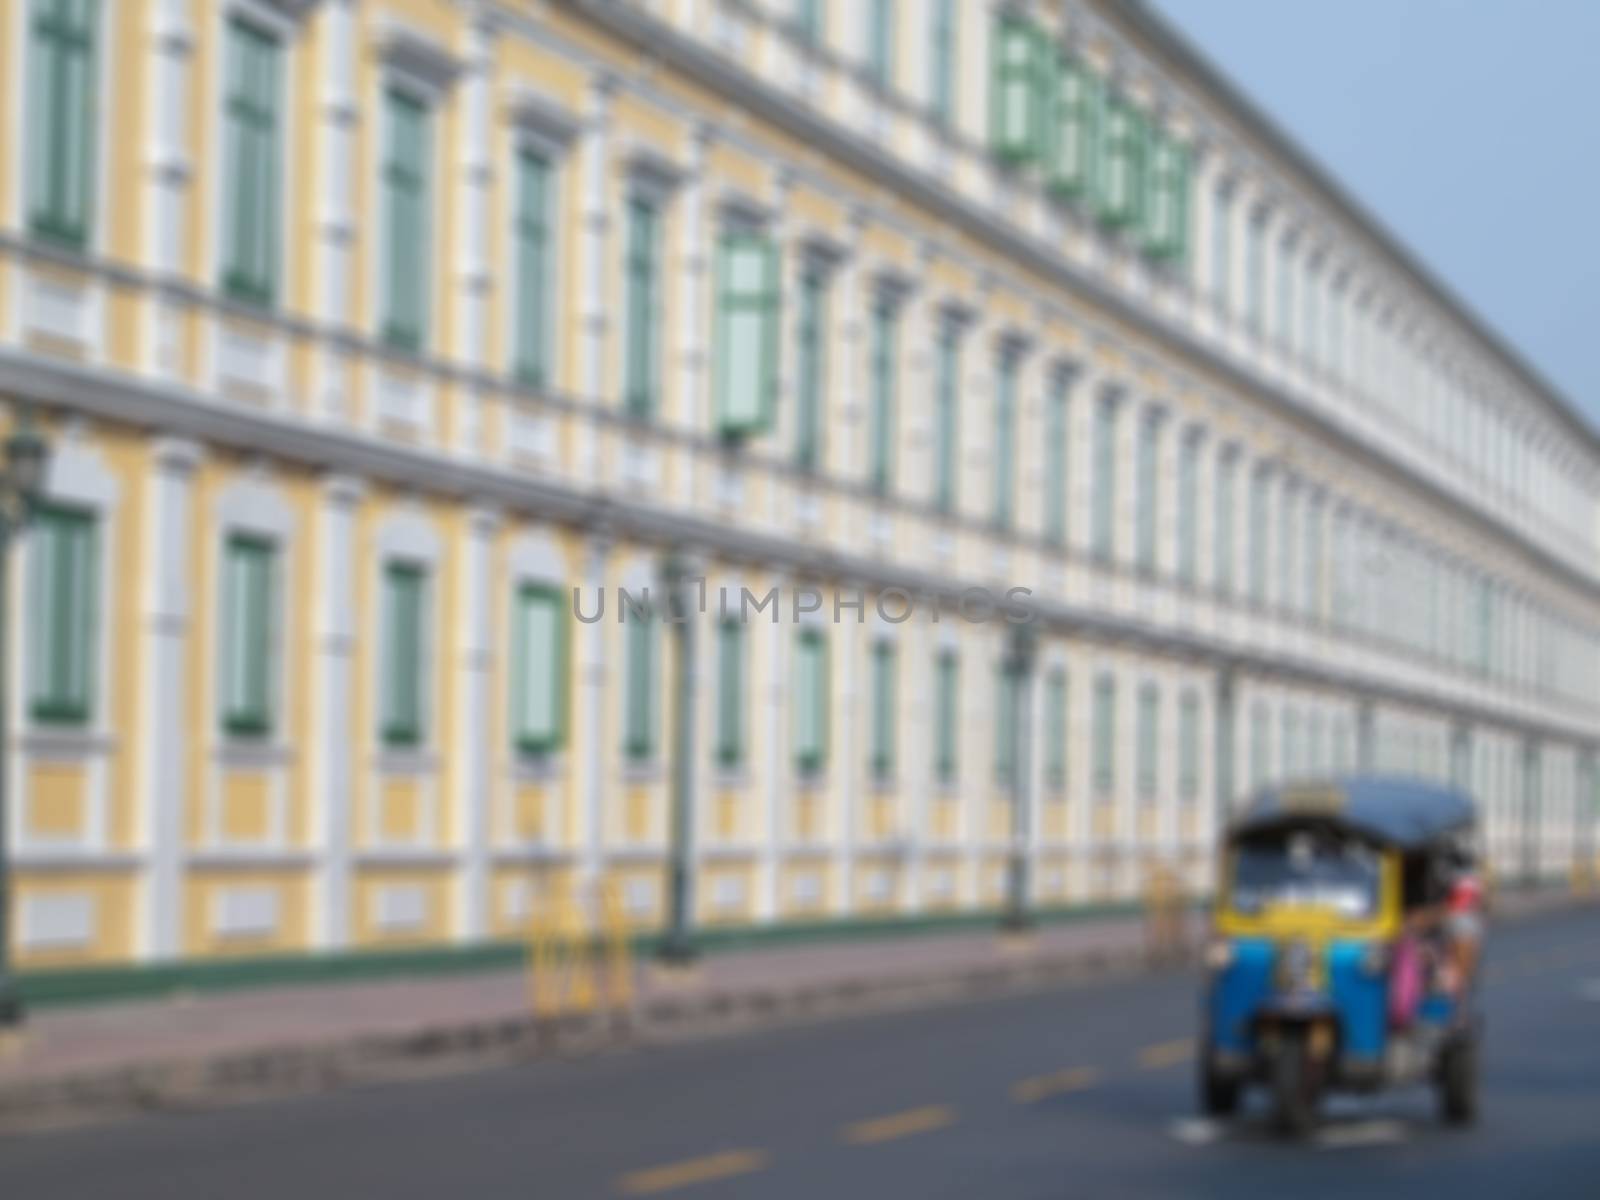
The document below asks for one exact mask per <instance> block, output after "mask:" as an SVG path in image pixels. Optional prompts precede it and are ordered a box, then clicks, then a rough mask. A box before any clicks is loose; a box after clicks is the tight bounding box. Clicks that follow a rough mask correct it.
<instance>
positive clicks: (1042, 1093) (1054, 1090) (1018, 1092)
mask: <svg viewBox="0 0 1600 1200" xmlns="http://www.w3.org/2000/svg"><path fill="white" fill-rule="evenodd" d="M1099 1082H1100V1072H1099V1071H1097V1070H1096V1069H1095V1068H1094V1067H1068V1068H1067V1069H1066V1070H1064V1071H1054V1072H1052V1073H1051V1074H1049V1075H1035V1076H1034V1077H1033V1078H1032V1079H1023V1080H1019V1081H1018V1082H1017V1083H1015V1084H1013V1085H1012V1086H1011V1098H1012V1099H1013V1100H1015V1101H1016V1102H1017V1103H1018V1104H1032V1103H1033V1102H1034V1101H1036V1100H1043V1099H1045V1098H1046V1097H1049V1096H1063V1095H1065V1094H1066V1093H1068V1092H1081V1091H1083V1090H1084V1089H1085V1088H1091V1087H1093V1086H1094V1085H1095V1084H1097V1083H1099Z"/></svg>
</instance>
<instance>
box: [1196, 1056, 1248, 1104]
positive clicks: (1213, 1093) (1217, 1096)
mask: <svg viewBox="0 0 1600 1200" xmlns="http://www.w3.org/2000/svg"><path fill="white" fill-rule="evenodd" d="M1238 1109H1239V1081H1238V1080H1237V1079H1230V1078H1228V1077H1227V1076H1225V1075H1219V1074H1217V1072H1216V1070H1215V1069H1213V1067H1212V1066H1211V1064H1210V1063H1209V1062H1207V1061H1205V1060H1204V1059H1203V1058H1202V1060H1201V1063H1200V1111H1201V1112H1203V1113H1205V1115H1206V1116H1208V1117H1231V1116H1232V1115H1233V1114H1234V1113H1235V1112H1237V1111H1238Z"/></svg>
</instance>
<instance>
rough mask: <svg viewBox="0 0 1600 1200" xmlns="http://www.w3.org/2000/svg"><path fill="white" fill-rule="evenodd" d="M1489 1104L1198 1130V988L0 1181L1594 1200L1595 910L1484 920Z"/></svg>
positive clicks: (995, 1015) (9, 1175)
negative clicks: (1469, 1118) (1469, 1124)
mask: <svg viewBox="0 0 1600 1200" xmlns="http://www.w3.org/2000/svg"><path fill="white" fill-rule="evenodd" d="M1486 972H1487V974H1486V988H1485V992H1486V996H1485V1000H1486V1005H1487V1009H1488V1020H1489V1030H1488V1043H1487V1052H1486V1062H1485V1077H1484V1084H1485V1090H1484V1113H1483V1117H1482V1119H1481V1121H1480V1123H1479V1124H1478V1126H1477V1127H1476V1128H1474V1129H1472V1130H1469V1131H1464V1132H1463V1131H1455V1130H1448V1129H1445V1128H1444V1127H1443V1126H1442V1125H1440V1124H1439V1123H1438V1122H1437V1121H1436V1119H1435V1117H1434V1108H1433V1099H1432V1096H1431V1094H1430V1093H1429V1092H1427V1091H1426V1090H1421V1089H1418V1090H1414V1091H1410V1092H1406V1093H1403V1094H1395V1095H1389V1096H1385V1097H1382V1098H1379V1099H1377V1100H1371V1101H1363V1102H1360V1103H1357V1102H1353V1101H1350V1102H1336V1103H1335V1105H1334V1106H1333V1107H1332V1109H1331V1111H1330V1113H1329V1118H1328V1121H1327V1123H1326V1124H1325V1126H1324V1128H1323V1130H1322V1132H1321V1133H1320V1135H1319V1136H1318V1138H1317V1140H1315V1141H1314V1142H1312V1143H1309V1144H1302V1145H1290V1144H1286V1143H1283V1142H1281V1141H1279V1140H1277V1139H1276V1138H1274V1137H1273V1136H1271V1135H1270V1134H1269V1133H1268V1132H1267V1131H1266V1126H1265V1121H1264V1118H1263V1116H1262V1115H1261V1114H1260V1113H1259V1112H1252V1113H1250V1114H1248V1115H1246V1116H1244V1117H1243V1118H1241V1119H1240V1120H1238V1121H1237V1122H1234V1123H1230V1124H1226V1125H1223V1124H1211V1123H1207V1122H1204V1121H1201V1120H1198V1119H1197V1118H1196V1117H1195V1115H1194V1108H1193V1091H1194V1088H1193V1080H1192V1075H1193V1062H1192V1044H1191V1042H1190V1040H1189V1039H1190V1038H1191V1036H1192V1034H1193V1031H1194V1017H1195V1011H1196V999H1195V996H1196V993H1195V980H1194V978H1193V977H1192V976H1189V975H1179V974H1169V975H1164V976H1158V977H1147V978H1142V979H1137V980H1124V981H1120V982H1109V983H1105V984H1100V985H1094V986H1089V987H1082V988H1077V989H1073V990H1065V991H1060V992H1055V993H1051V994H1043V995H1033V996H1027V997H1013V998H1006V999H999V1000H993V1001H987V1002H982V1003H976V1002H975V1003H967V1004H963V1005H957V1006H949V1007H944V1008H939V1009H932V1010H921V1011H916V1012H909V1013H895V1014H887V1015H877V1016H871V1017H863V1018H859V1019H853V1020H848V1021H839V1022H833V1023H829V1024H819V1025H813V1026H806V1027H797V1028H788V1029H784V1030H780V1031H768V1032H765V1033H760V1034H754V1035H741V1036H738V1037H729V1038H725V1039H721V1040H716V1041H711V1042H700V1043H695V1044H684V1045H678V1046H671V1047H664V1048H658V1049H653V1050H648V1051H638V1052H633V1053H626V1054H620V1055H616V1056H612V1057H607V1058H600V1059H589V1060H584V1061H571V1062H566V1063H539V1064H532V1065H528V1066H522V1067H517V1068H508V1069H503V1070H497V1071H491V1072H485V1073H481V1074H476V1075H472V1076H460V1077H454V1078H447V1079H437V1080H432V1081H427V1082H420V1083H407V1084H395V1085H390V1086H385V1087H374V1088H369V1089H365V1090H361V1091H354V1092H345V1093H339V1094H333V1095H326V1096H319V1097H311V1098H304V1099H297V1100H285V1101H279V1102H271V1103H263V1104H259V1105H254V1106H249V1107H241V1108H234V1109H227V1110H219V1111H213V1112H209V1113H203V1114H194V1115H188V1116H179V1117H166V1118H153V1119H148V1120H143V1121H135V1122H131V1123H127V1124H124V1125H119V1126H111V1127H101V1128H91V1129H79V1130H75V1131H68V1132H59V1133H52V1134H42V1135H33V1136H30V1137H25V1138H17V1139H13V1140H9V1141H3V1142H0V1196H18V1197H21V1196H26V1197H29V1198H30V1200H46V1198H49V1200H53V1198H56V1197H61V1198H71V1200H90V1198H93V1197H101V1196H106V1197H112V1196H114V1197H118V1198H119V1200H121V1198H129V1200H132V1198H140V1197H151V1198H160V1200H189V1198H199V1197H204V1198H207V1200H211V1198H217V1200H254V1198H256V1197H286V1196H287V1197H296V1198H311V1197H341V1198H345V1197H367V1196H373V1197H384V1198H386V1200H405V1198H410V1197H429V1198H434V1197H452V1198H454V1197H463V1198H471V1200H489V1198H499V1197H519V1198H520V1197H526V1198H528V1200H534V1198H537V1200H568V1198H585V1197H607V1196H619V1195H663V1196H672V1197H677V1196H683V1197H688V1198H690V1200H700V1198H705V1200H718V1198H728V1197H740V1198H741V1200H742V1198H745V1197H805V1198H807V1200H816V1198H817V1197H824V1198H828V1200H845V1198H850V1200H854V1198H856V1197H872V1196H883V1197H912V1198H915V1200H926V1198H930V1197H982V1198H983V1200H1010V1198H1021V1197H1027V1198H1034V1197H1037V1198H1041V1200H1043V1198H1046V1197H1049V1198H1054V1197H1071V1196H1090V1197H1102V1196H1108V1197H1109V1196H1185V1197H1187V1196H1197V1197H1211V1196H1215V1197H1227V1198H1229V1200H1233V1198H1236V1197H1248V1196H1274V1197H1282V1196H1294V1197H1296V1198H1297V1200H1298V1198H1301V1197H1312V1196H1339V1197H1348V1196H1361V1197H1375V1196H1391V1195H1392V1196H1404V1197H1415V1196H1418V1195H1437V1196H1439V1197H1441V1198H1443V1197H1450V1198H1451V1200H1455V1198H1457V1197H1464V1196H1495V1197H1518V1198H1519V1200H1520V1198H1525V1197H1530V1196H1561V1197H1600V912H1596V911H1595V910H1592V909H1591V910H1589V911H1587V912H1583V913H1577V912H1568V913H1563V914H1560V915H1555V916H1547V917H1542V918H1538V919H1536V920H1531V921H1527V922H1524V923H1520V924H1515V925H1508V926H1503V927H1501V928H1499V929H1497V930H1496V931H1495V937H1494V941H1493V943H1492V945H1491V949H1490V955H1489V960H1488V965H1487V968H1486Z"/></svg>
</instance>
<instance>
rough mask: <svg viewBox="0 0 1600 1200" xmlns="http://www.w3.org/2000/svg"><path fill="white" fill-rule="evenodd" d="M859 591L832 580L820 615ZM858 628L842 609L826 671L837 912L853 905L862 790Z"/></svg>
mask: <svg viewBox="0 0 1600 1200" xmlns="http://www.w3.org/2000/svg"><path fill="white" fill-rule="evenodd" d="M860 589H861V585H860V583H859V582H856V581H853V580H852V581H849V582H835V584H834V586H833V587H832V588H831V589H824V592H825V595H824V598H823V601H822V604H823V612H822V614H821V615H822V617H823V619H824V620H825V621H830V622H831V621H832V619H833V610H832V609H831V607H830V606H831V605H833V604H834V603H836V601H837V599H838V598H839V597H841V596H843V598H845V599H847V600H854V599H855V598H856V593H857V591H858V590H860ZM860 628H861V627H860V626H858V625H857V623H856V621H855V610H854V609H845V610H844V612H843V613H841V614H840V619H839V621H838V622H837V623H834V624H833V625H832V630H833V636H832V640H833V642H834V643H835V644H834V645H833V647H832V649H831V656H832V657H831V661H830V664H829V669H830V670H837V672H838V677H839V719H838V720H837V722H836V725H835V727H836V728H837V729H838V730H839V749H838V753H837V755H836V756H834V757H833V761H832V763H831V764H830V765H829V774H830V775H831V776H832V778H834V779H835V780H837V783H836V784H835V787H836V789H837V793H838V796H839V808H838V812H839V825H838V842H837V843H836V845H835V847H834V875H835V877H836V879H837V882H838V886H837V889H836V890H835V893H834V906H835V910H836V911H837V913H838V914H839V915H841V916H847V915H849V914H850V913H851V912H852V911H854V909H855V907H856V892H855V852H856V833H857V830H856V822H857V820H858V818H859V813H858V811H857V801H858V799H859V797H860V792H861V785H860V779H861V771H860V769H859V768H860V763H859V762H858V759H859V757H860V752H859V750H858V749H857V742H856V729H857V724H858V711H859V710H858V708H857V703H856V701H857V677H858V675H859V663H858V662H857V659H858V658H859V657H860V654H861V636H860Z"/></svg>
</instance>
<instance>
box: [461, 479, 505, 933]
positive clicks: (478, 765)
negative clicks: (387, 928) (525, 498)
mask: <svg viewBox="0 0 1600 1200" xmlns="http://www.w3.org/2000/svg"><path fill="white" fill-rule="evenodd" d="M499 527H500V515H499V514H498V513H496V512H494V511H492V510H489V509H482V508H478V509H473V510H472V511H471V512H469V513H468V514H467V537H466V546H465V549H464V552H463V558H464V563H463V567H462V570H461V571H460V573H459V574H458V575H457V578H456V586H457V587H458V588H459V589H460V591H459V604H460V613H461V617H460V622H461V629H460V638H461V642H460V646H459V648H458V653H459V655H460V657H459V659H458V660H457V663H458V665H457V668H456V669H457V670H458V671H459V672H460V683H461V688H460V692H459V697H460V700H459V703H460V706H461V707H460V712H459V714H458V717H459V719H458V721H457V723H456V745H455V750H454V753H455V755H456V763H457V765H458V770H457V772H456V787H457V792H456V797H455V811H456V820H457V821H458V822H459V827H458V829H457V830H456V837H457V838H458V841H459V845H460V846H461V862H462V871H461V880H460V883H461V903H460V905H459V907H458V912H459V913H460V933H461V936H462V937H463V938H466V939H468V940H475V939H478V938H483V937H486V936H488V933H489V921H490V905H489V884H490V879H489V850H490V837H491V832H490V806H491V803H492V797H493V788H492V787H491V786H490V774H491V771H492V770H493V756H494V749H493V745H492V742H491V740H490V728H491V725H492V722H491V721H490V719H489V714H490V704H491V697H490V693H489V689H490V683H491V681H492V679H493V667H494V644H495V639H494V616H493V614H494V603H493V593H492V588H493V586H494V580H495V578H496V573H495V570H494V537H495V532H496V530H498V529H499Z"/></svg>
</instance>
